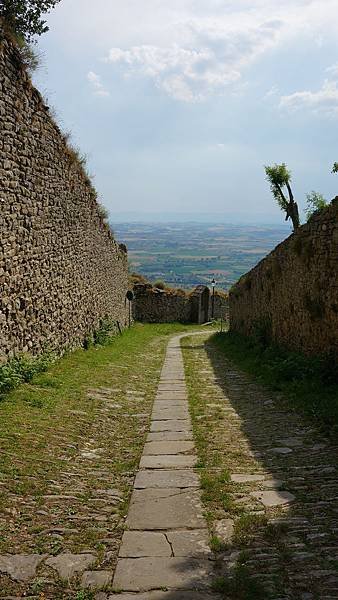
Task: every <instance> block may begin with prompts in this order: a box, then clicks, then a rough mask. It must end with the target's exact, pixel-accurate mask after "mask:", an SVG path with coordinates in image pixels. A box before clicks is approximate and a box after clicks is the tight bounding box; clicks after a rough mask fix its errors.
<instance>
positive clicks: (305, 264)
mask: <svg viewBox="0 0 338 600" xmlns="http://www.w3.org/2000/svg"><path fill="white" fill-rule="evenodd" d="M229 302H230V327H231V330H232V331H237V332H240V333H242V334H245V335H252V334H254V333H257V332H258V333H260V335H265V336H268V337H271V339H272V340H274V341H275V342H276V343H278V344H280V345H283V346H285V347H289V348H293V349H296V350H298V351H302V352H305V353H307V354H316V353H326V352H329V351H332V352H334V353H337V354H338V197H337V198H335V200H333V201H332V203H331V204H330V206H329V207H328V208H327V209H325V210H324V211H323V212H321V213H319V214H315V215H314V216H313V217H312V218H311V220H310V221H309V222H308V223H307V224H306V225H303V226H302V227H301V228H300V229H299V230H298V231H297V233H294V234H292V235H291V236H290V237H289V238H288V239H287V240H285V241H284V242H283V243H282V244H280V245H279V246H277V247H276V248H275V250H274V251H273V252H271V254H269V255H268V256H267V257H266V258H265V259H264V260H262V261H261V262H260V263H259V264H258V265H257V266H256V267H255V268H254V269H252V270H251V271H250V272H249V273H247V274H246V275H244V276H243V277H242V278H241V279H240V280H239V282H238V283H237V284H236V285H235V286H234V287H233V288H232V291H231V292H230V297H229Z"/></svg>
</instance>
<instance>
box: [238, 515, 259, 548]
mask: <svg viewBox="0 0 338 600" xmlns="http://www.w3.org/2000/svg"><path fill="white" fill-rule="evenodd" d="M266 525H267V518H266V516H265V515H254V514H244V515H241V516H240V517H239V519H238V520H237V521H236V523H235V529H234V539H235V541H236V543H237V544H238V545H239V546H246V545H248V544H249V543H250V542H251V540H252V538H253V536H254V535H255V534H256V533H257V532H258V531H259V530H262V529H263V528H264V527H266Z"/></svg>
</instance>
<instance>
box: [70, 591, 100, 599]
mask: <svg viewBox="0 0 338 600" xmlns="http://www.w3.org/2000/svg"><path fill="white" fill-rule="evenodd" d="M94 597H95V595H94V592H91V591H89V590H81V591H80V592H77V594H76V596H75V598H74V600H94Z"/></svg>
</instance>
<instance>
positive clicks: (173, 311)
mask: <svg viewBox="0 0 338 600" xmlns="http://www.w3.org/2000/svg"><path fill="white" fill-rule="evenodd" d="M134 295H135V299H134V302H133V317H134V319H135V321H140V322H141V323H175V322H178V323H189V321H190V310H191V309H190V302H189V296H188V294H186V293H185V292H184V291H181V290H171V291H167V290H162V289H158V288H154V287H153V286H152V285H151V284H143V285H142V284H139V285H136V286H135V287H134Z"/></svg>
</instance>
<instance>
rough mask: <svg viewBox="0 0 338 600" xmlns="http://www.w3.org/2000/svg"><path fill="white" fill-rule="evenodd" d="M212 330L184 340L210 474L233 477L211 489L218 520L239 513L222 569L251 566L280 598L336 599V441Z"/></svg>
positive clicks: (208, 499) (211, 512) (211, 510)
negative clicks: (242, 365)
mask: <svg viewBox="0 0 338 600" xmlns="http://www.w3.org/2000/svg"><path fill="white" fill-rule="evenodd" d="M206 339H207V338H204V340H203V339H201V338H199V339H197V338H193V337H191V338H189V339H184V340H183V343H182V345H183V354H184V357H185V362H186V373H187V383H188V389H189V392H190V403H191V411H192V418H193V424H194V434H195V437H196V440H197V446H198V454H199V459H200V465H201V467H202V468H201V474H202V477H203V476H205V475H207V476H208V477H209V478H210V477H212V476H214V478H215V481H216V478H217V477H219V474H220V473H222V474H223V475H222V476H223V480H224V481H225V480H226V479H229V480H230V481H225V483H223V484H222V493H223V496H222V499H221V496H220V495H217V494H215V495H214V496H212V494H211V493H210V492H208V489H206V490H205V492H204V495H203V499H204V501H205V503H206V507H207V510H208V517H209V518H208V520H209V525H210V527H211V528H212V527H213V526H214V524H215V523H217V520H219V519H224V518H231V519H233V520H234V535H233V538H232V543H231V544H230V545H229V546H228V547H226V548H225V549H223V552H220V555H219V561H218V565H219V573H220V574H221V575H225V576H226V577H228V576H229V574H231V572H234V569H235V570H236V568H237V569H238V566H239V565H240V564H241V565H245V566H246V568H247V569H248V570H249V571H250V572H251V573H252V574H253V575H254V576H255V577H256V578H258V579H260V580H261V581H262V582H263V583H264V585H265V587H266V590H267V594H268V592H269V593H270V594H271V597H272V598H273V599H275V600H277V599H278V600H281V599H283V600H286V599H287V600H291V599H292V600H315V599H316V600H319V599H320V600H333V599H337V598H338V537H337V534H338V479H337V467H338V452H337V451H338V447H337V445H335V444H334V442H333V441H332V440H331V441H330V440H329V439H326V438H325V437H324V436H323V434H322V433H321V432H320V430H319V428H317V427H316V425H315V424H314V423H313V422H311V423H310V422H309V421H306V420H305V419H303V418H302V417H301V416H300V415H299V414H297V413H294V412H291V411H290V409H289V408H288V405H287V403H286V402H285V401H283V399H282V398H281V397H279V395H277V394H273V393H270V392H269V391H267V390H266V389H263V388H262V387H260V386H259V385H257V384H255V383H254V382H253V381H252V380H250V378H249V377H248V376H246V375H244V374H243V373H241V372H239V371H238V370H237V369H236V368H234V366H233V365H232V364H231V363H230V362H229V361H228V360H227V359H226V358H225V357H224V355H222V354H221V353H220V352H219V351H218V350H217V349H216V347H214V346H213V344H212V340H209V341H206ZM286 448H287V449H288V451H287V452H286V451H285V449H286ZM277 449H278V451H276V450H277ZM281 449H283V451H280V450H281ZM224 473H227V474H228V477H224Z"/></svg>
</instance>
